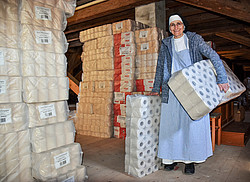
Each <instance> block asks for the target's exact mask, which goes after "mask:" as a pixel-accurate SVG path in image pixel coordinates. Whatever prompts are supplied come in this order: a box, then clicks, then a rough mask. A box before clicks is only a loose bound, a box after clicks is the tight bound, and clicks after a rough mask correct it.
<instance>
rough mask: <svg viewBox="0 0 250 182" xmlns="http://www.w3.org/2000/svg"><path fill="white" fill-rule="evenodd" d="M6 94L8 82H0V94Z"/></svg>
mask: <svg viewBox="0 0 250 182" xmlns="http://www.w3.org/2000/svg"><path fill="white" fill-rule="evenodd" d="M5 93H6V80H0V94H5Z"/></svg>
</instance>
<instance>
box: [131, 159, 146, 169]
mask: <svg viewBox="0 0 250 182" xmlns="http://www.w3.org/2000/svg"><path fill="white" fill-rule="evenodd" d="M130 165H131V166H133V167H135V168H137V169H144V168H145V167H146V163H145V161H144V160H143V159H137V160H134V159H133V158H131V159H130Z"/></svg>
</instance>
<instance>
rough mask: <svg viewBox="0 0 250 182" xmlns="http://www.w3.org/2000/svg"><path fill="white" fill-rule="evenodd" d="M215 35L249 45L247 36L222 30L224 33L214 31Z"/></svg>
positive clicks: (249, 41)
mask: <svg viewBox="0 0 250 182" xmlns="http://www.w3.org/2000/svg"><path fill="white" fill-rule="evenodd" d="M215 35H217V36H219V37H222V38H225V39H228V40H231V41H234V42H237V43H240V44H242V45H245V46H248V47H250V39H249V38H247V37H244V36H241V35H238V34H235V33H231V32H224V33H223V32H221V33H216V34H215Z"/></svg>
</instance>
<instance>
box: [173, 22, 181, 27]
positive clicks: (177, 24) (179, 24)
mask: <svg viewBox="0 0 250 182" xmlns="http://www.w3.org/2000/svg"><path fill="white" fill-rule="evenodd" d="M181 25H183V23H180V22H178V23H176V24H174V23H171V24H170V27H175V26H178V27H179V26H181Z"/></svg>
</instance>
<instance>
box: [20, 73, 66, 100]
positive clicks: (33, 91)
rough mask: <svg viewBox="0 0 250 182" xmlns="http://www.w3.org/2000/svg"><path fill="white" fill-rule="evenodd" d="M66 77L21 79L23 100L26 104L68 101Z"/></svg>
mask: <svg viewBox="0 0 250 182" xmlns="http://www.w3.org/2000/svg"><path fill="white" fill-rule="evenodd" d="M68 90H69V80H68V78H67V77H23V100H24V102H26V103H34V102H51V101H60V100H67V99H68Z"/></svg>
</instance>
